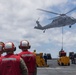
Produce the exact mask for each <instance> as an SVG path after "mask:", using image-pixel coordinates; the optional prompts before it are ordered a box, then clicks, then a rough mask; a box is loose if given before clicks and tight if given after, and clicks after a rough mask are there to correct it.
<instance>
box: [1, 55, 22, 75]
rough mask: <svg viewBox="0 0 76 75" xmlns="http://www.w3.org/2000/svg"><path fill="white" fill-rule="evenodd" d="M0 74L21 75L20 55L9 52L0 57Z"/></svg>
mask: <svg viewBox="0 0 76 75" xmlns="http://www.w3.org/2000/svg"><path fill="white" fill-rule="evenodd" d="M0 75H22V74H21V70H20V57H19V56H16V55H13V54H9V55H6V56H4V57H2V58H1V59H0Z"/></svg>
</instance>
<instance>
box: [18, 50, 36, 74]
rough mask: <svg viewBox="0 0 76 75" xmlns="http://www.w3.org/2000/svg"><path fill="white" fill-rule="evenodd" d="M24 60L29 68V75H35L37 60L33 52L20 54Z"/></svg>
mask: <svg viewBox="0 0 76 75" xmlns="http://www.w3.org/2000/svg"><path fill="white" fill-rule="evenodd" d="M19 56H21V57H22V58H23V60H24V61H25V63H26V66H27V68H28V75H33V73H34V72H35V69H36V58H35V55H34V54H33V53H32V52H29V51H23V52H21V53H20V54H19Z"/></svg>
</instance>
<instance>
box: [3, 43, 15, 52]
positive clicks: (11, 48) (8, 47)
mask: <svg viewBox="0 0 76 75" xmlns="http://www.w3.org/2000/svg"><path fill="white" fill-rule="evenodd" d="M4 50H5V51H6V52H7V51H15V50H16V47H15V46H14V44H13V43H12V42H7V43H5V45H4Z"/></svg>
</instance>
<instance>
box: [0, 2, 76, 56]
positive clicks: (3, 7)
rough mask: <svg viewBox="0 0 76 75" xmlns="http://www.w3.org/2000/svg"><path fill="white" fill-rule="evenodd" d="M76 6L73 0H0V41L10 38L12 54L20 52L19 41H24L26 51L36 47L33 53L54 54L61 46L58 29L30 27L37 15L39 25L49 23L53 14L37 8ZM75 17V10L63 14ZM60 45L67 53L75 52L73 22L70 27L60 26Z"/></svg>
mask: <svg viewBox="0 0 76 75" xmlns="http://www.w3.org/2000/svg"><path fill="white" fill-rule="evenodd" d="M74 7H76V0H0V41H3V42H8V41H11V42H13V43H14V44H15V46H16V47H17V50H16V52H15V53H19V52H21V50H20V49H19V48H18V46H19V42H20V41H21V40H28V41H29V42H30V44H31V49H30V51H33V50H34V49H36V52H37V53H40V52H43V53H45V52H46V53H51V55H52V57H58V52H59V51H60V50H61V47H62V34H61V33H62V29H61V28H52V29H48V30H46V32H45V33H43V31H41V30H36V29H34V26H36V20H37V19H38V18H40V19H39V21H40V23H41V25H42V26H44V25H46V24H49V23H51V20H48V19H49V18H52V17H55V16H57V15H53V14H49V13H45V12H42V11H39V10H37V9H38V8H41V9H45V10H49V11H54V12H57V13H66V12H68V11H69V10H71V9H73V8H74ZM67 15H68V16H72V17H74V18H76V10H74V11H73V12H71V13H69V14H67ZM63 48H64V50H65V51H66V52H67V54H68V53H69V52H70V51H74V52H76V24H74V25H73V26H72V27H71V28H69V27H68V26H66V27H64V34H63Z"/></svg>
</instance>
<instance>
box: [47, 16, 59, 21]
mask: <svg viewBox="0 0 76 75" xmlns="http://www.w3.org/2000/svg"><path fill="white" fill-rule="evenodd" d="M58 17H59V16H56V17H53V18H49V19H48V20H53V19H56V18H58Z"/></svg>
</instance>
